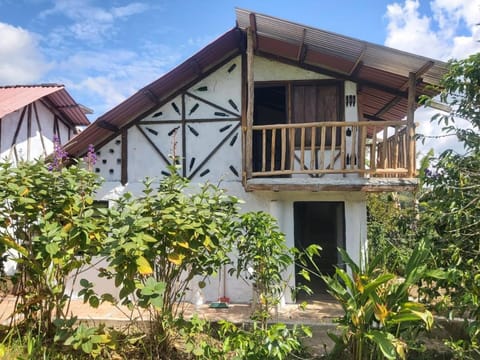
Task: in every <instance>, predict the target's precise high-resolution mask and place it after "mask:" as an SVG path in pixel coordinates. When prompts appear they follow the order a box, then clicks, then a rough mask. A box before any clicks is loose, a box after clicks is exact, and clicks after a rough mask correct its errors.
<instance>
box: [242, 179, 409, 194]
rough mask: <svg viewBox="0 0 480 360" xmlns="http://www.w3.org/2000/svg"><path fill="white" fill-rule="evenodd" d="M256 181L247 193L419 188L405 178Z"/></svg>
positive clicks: (249, 186)
mask: <svg viewBox="0 0 480 360" xmlns="http://www.w3.org/2000/svg"><path fill="white" fill-rule="evenodd" d="M258 180H260V179H255V180H253V181H252V180H250V181H249V182H247V187H246V191H275V192H276V191H311V192H319V191H363V192H385V191H394V192H397V191H413V190H415V189H416V188H417V187H418V183H417V182H416V181H415V179H403V178H384V179H379V178H374V179H369V180H365V181H363V182H358V183H357V182H351V181H348V182H346V181H345V180H346V179H342V180H343V181H342V180H341V181H328V182H327V181H318V179H317V178H309V179H308V181H302V180H300V179H299V180H298V181H288V180H292V179H285V180H284V181H281V180H282V179H272V180H279V181H271V182H270V181H268V180H269V179H262V181H261V182H259V181H258Z"/></svg>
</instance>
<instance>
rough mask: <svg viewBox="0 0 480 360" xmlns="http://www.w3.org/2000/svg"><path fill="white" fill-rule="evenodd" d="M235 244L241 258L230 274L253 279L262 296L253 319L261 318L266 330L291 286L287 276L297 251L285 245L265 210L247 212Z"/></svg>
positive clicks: (242, 217)
mask: <svg viewBox="0 0 480 360" xmlns="http://www.w3.org/2000/svg"><path fill="white" fill-rule="evenodd" d="M237 232H238V233H237V236H236V238H235V245H236V251H237V260H236V266H235V268H232V269H230V270H229V272H230V274H233V273H235V274H236V275H237V276H243V277H245V278H246V280H248V281H252V282H253V286H254V287H255V292H256V296H257V298H258V299H254V302H255V301H258V304H255V305H257V307H256V308H255V311H254V314H253V316H252V317H253V319H254V320H259V321H260V323H261V327H262V329H263V330H265V329H266V324H267V320H268V319H269V318H270V317H271V315H270V314H271V310H273V308H274V307H276V306H277V305H278V304H279V302H280V300H281V297H282V296H283V294H284V293H285V290H286V288H287V285H288V279H285V278H286V275H287V270H288V268H289V266H291V265H292V264H293V261H294V259H293V253H292V251H291V250H290V249H288V247H287V246H286V244H285V235H284V234H283V233H281V232H280V231H279V229H278V226H277V224H276V220H275V219H274V218H273V217H272V216H271V215H269V214H267V213H264V212H250V213H246V214H243V215H242V216H241V218H240V222H239V225H238V228H237Z"/></svg>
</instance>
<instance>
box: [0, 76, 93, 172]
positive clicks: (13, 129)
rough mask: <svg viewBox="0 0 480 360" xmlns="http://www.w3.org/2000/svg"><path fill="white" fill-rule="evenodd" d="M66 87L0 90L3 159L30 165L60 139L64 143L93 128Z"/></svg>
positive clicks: (0, 142) (0, 155) (1, 156)
mask: <svg viewBox="0 0 480 360" xmlns="http://www.w3.org/2000/svg"><path fill="white" fill-rule="evenodd" d="M87 111H88V109H86V108H85V107H83V106H81V105H79V104H77V103H76V102H75V100H73V99H72V97H71V96H70V94H69V93H68V92H67V91H66V90H65V87H64V86H63V85H57V84H42V85H15V86H0V159H2V160H5V159H6V160H8V161H12V162H14V163H17V162H18V161H21V160H25V161H30V160H34V159H37V158H40V157H46V156H47V155H48V154H51V153H52V151H53V141H54V138H57V139H58V141H59V142H60V143H65V142H67V141H68V140H70V139H71V138H72V137H73V136H74V135H76V134H77V133H78V127H79V126H87V125H89V124H90V122H89V121H88V119H87V117H86V116H85V112H87Z"/></svg>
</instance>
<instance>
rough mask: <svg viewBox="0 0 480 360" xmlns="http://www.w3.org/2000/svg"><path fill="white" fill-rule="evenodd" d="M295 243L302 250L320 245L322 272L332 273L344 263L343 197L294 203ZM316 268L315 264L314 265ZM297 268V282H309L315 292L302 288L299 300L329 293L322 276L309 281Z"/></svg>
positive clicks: (320, 267)
mask: <svg viewBox="0 0 480 360" xmlns="http://www.w3.org/2000/svg"><path fill="white" fill-rule="evenodd" d="M293 207H294V209H293V214H294V238H295V247H296V248H297V249H299V250H303V249H305V248H307V247H308V246H309V245H311V244H317V245H320V246H321V248H322V250H321V252H320V256H319V257H317V258H315V263H316V265H317V267H318V269H319V270H320V272H321V273H322V274H325V275H332V274H333V273H334V272H335V266H342V264H341V258H340V255H339V252H338V248H339V247H341V248H345V206H344V202H341V201H329V202H324V201H299V202H294V204H293ZM311 268H312V269H313V266H311ZM299 271H300V267H299V265H296V268H295V274H297V275H296V277H295V281H296V284H297V285H298V284H306V285H308V286H309V287H310V288H311V289H312V290H313V295H307V294H306V293H305V292H302V291H300V292H299V294H298V296H297V301H305V300H307V301H308V300H318V299H321V298H323V297H325V295H326V289H325V284H324V282H323V280H321V279H320V278H318V277H316V276H311V280H310V282H307V281H306V280H305V279H304V278H303V277H301V276H299V275H298V272H299Z"/></svg>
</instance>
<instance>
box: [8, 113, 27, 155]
mask: <svg viewBox="0 0 480 360" xmlns="http://www.w3.org/2000/svg"><path fill="white" fill-rule="evenodd" d="M26 111H27V107H26V106H25V107H24V108H23V111H22V113H21V115H20V120H19V122H18V125H17V128H16V129H15V134H14V135H13V139H12V145H11V147H10V153H9V155H8V158H9V159H11V158H12V151H13V153H14V155H15V161H18V154H17V148H16V143H17V137H18V133H19V132H20V129H21V127H22V123H23V119H24V117H25V112H26Z"/></svg>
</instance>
